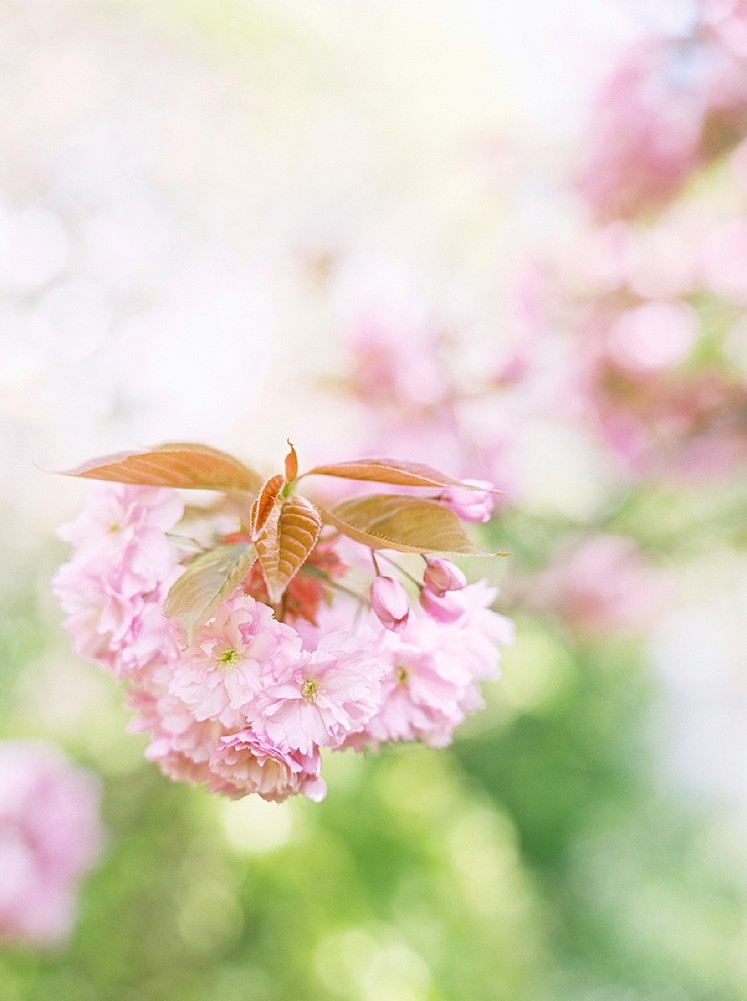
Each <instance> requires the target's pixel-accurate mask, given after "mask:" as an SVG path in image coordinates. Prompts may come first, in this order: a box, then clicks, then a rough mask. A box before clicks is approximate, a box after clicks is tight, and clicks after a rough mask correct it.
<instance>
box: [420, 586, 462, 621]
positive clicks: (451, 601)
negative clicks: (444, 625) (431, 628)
mask: <svg viewBox="0 0 747 1001" xmlns="http://www.w3.org/2000/svg"><path fill="white" fill-rule="evenodd" d="M420 606H421V608H422V609H423V611H424V612H426V614H428V615H430V617H431V618H432V619H435V620H436V622H456V620H457V619H460V618H461V617H462V616H463V615H464V612H465V608H464V605H463V604H462V602H461V601H460V600H459V598H457V596H456V595H454V594H444V595H437V594H434V593H433V591H429V590H428V588H427V587H424V588H422V589H421V591H420Z"/></svg>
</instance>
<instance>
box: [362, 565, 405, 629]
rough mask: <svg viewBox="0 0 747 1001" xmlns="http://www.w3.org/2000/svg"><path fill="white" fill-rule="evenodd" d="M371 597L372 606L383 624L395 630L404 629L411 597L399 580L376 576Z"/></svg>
mask: <svg viewBox="0 0 747 1001" xmlns="http://www.w3.org/2000/svg"><path fill="white" fill-rule="evenodd" d="M370 599H371V608H372V609H373V610H374V614H375V615H376V617H377V618H378V620H379V622H381V624H382V625H383V626H386V628H387V629H391V630H392V631H393V632H398V631H399V630H400V629H404V627H405V626H406V625H407V619H408V618H409V615H410V598H409V597H408V594H407V591H406V590H405V589H404V587H403V586H402V585H401V584H400V582H399V581H398V580H395V579H394V578H393V577H374V580H373V583H372V584H371V593H370Z"/></svg>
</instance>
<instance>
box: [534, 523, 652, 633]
mask: <svg viewBox="0 0 747 1001" xmlns="http://www.w3.org/2000/svg"><path fill="white" fill-rule="evenodd" d="M537 590H538V593H539V595H540V600H541V602H542V603H543V604H546V605H549V606H550V607H552V608H554V609H555V610H556V611H557V612H559V613H560V614H561V615H562V616H563V617H564V618H565V619H567V620H568V621H569V622H570V623H571V625H572V626H573V627H574V628H576V629H578V630H579V631H580V632H582V633H585V634H587V635H592V636H597V635H603V634H605V633H610V632H620V633H636V632H640V631H641V630H642V629H645V628H646V626H647V625H648V624H649V623H650V622H651V621H652V619H653V618H654V617H655V616H656V615H657V613H658V612H659V611H660V609H661V607H662V602H663V600H664V596H665V584H664V577H663V575H662V573H661V572H660V571H659V570H658V569H657V568H655V567H654V566H652V565H651V564H650V563H648V562H647V560H646V559H645V557H644V555H643V554H642V553H641V552H640V550H639V549H638V548H637V546H636V544H635V541H634V540H633V539H630V538H626V537H625V536H616V535H601V534H600V535H592V536H588V537H587V538H584V539H581V540H580V541H579V542H578V543H577V544H576V546H575V547H574V548H572V549H568V550H567V551H565V552H562V553H559V554H558V556H557V558H556V559H555V561H554V565H553V566H551V567H550V568H549V569H548V570H547V571H546V572H545V573H544V574H543V575H542V576H541V577H540V578H539V580H538V581H537Z"/></svg>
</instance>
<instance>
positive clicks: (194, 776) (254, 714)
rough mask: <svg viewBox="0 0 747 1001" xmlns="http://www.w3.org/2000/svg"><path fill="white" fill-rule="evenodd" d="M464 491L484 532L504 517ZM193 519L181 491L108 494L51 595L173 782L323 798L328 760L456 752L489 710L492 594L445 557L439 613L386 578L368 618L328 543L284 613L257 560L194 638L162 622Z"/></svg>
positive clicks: (80, 524) (500, 636)
mask: <svg viewBox="0 0 747 1001" xmlns="http://www.w3.org/2000/svg"><path fill="white" fill-rule="evenodd" d="M462 493H463V495H464V496H462V495H461V494H459V493H458V492H454V496H453V497H452V498H451V502H452V503H454V504H456V505H457V506H459V505H465V510H467V512H468V513H471V515H472V516H473V517H474V518H477V517H478V515H479V517H480V518H482V514H481V513H480V512H481V511H484V510H486V506H487V505H492V495H491V494H490V493H489V492H487V491H481V490H477V491H470V490H468V489H466V488H465V490H464V491H463V492H462ZM483 493H484V494H485V496H481V495H482V494H483ZM447 500H448V498H447ZM182 510H183V505H182V503H181V501H180V499H179V497H178V494H177V493H176V491H173V490H162V489H154V488H148V487H139V488H135V487H120V486H112V487H106V488H103V489H102V490H99V491H97V492H96V493H95V494H94V495H93V499H92V501H91V505H90V508H89V509H88V510H87V511H86V512H84V514H83V515H82V516H81V517H80V518H79V519H77V520H76V522H74V523H73V524H72V525H71V526H68V527H67V529H65V530H63V534H64V536H65V537H66V538H67V539H69V540H70V541H71V542H72V543H73V545H74V547H75V549H74V552H73V556H72V558H71V560H70V562H69V563H68V564H67V565H66V566H64V567H62V568H61V569H60V570H59V572H58V573H57V575H56V578H55V582H54V587H55V590H56V591H57V593H58V595H59V597H60V600H61V603H62V606H63V609H64V610H65V612H66V614H67V619H66V626H67V628H68V630H69V631H70V633H71V635H72V636H73V641H74V644H75V647H76V649H77V650H78V651H79V652H81V653H83V654H86V655H88V656H90V657H93V658H94V659H96V660H98V661H100V662H101V663H103V664H104V665H105V666H107V667H108V668H110V669H111V670H113V671H114V672H115V673H116V674H117V675H118V676H119V677H121V678H122V679H123V680H124V681H125V682H126V683H127V686H128V690H129V691H128V696H129V702H130V706H131V708H132V709H133V710H134V713H135V715H134V719H133V721H132V723H131V724H130V729H131V730H133V731H135V732H146V733H148V734H149V735H150V742H149V744H148V747H147V749H146V752H145V753H146V757H147V758H148V759H149V760H151V761H154V762H155V763H157V765H158V766H159V767H160V769H161V770H162V771H163V772H164V774H165V775H167V776H169V777H170V778H172V779H175V780H182V781H187V782H191V783H201V784H204V785H206V786H207V787H208V788H209V789H210V790H211V791H213V792H216V793H221V794H224V795H226V796H229V797H239V796H244V795H246V794H248V793H256V794H257V795H259V796H261V797H263V798H264V799H268V800H273V801H279V800H283V799H285V798H286V797H287V796H290V795H296V794H301V795H305V796H307V797H309V798H311V799H313V800H319V799H321V798H323V796H324V795H325V792H326V786H325V784H324V781H323V780H322V778H321V757H320V749H321V748H330V749H341V748H344V747H357V748H361V747H365V746H367V745H377V744H380V743H381V742H383V741H389V740H416V739H419V740H423V741H425V742H426V743H428V744H431V745H432V746H443V745H444V744H446V743H448V742H449V740H450V739H451V733H452V731H453V729H454V727H455V726H456V725H457V724H458V723H459V722H461V720H462V719H463V718H464V716H465V715H466V714H467V713H469V712H472V711H473V710H474V709H476V708H478V707H479V705H480V704H481V698H480V694H479V691H478V689H477V686H476V681H477V679H479V678H484V677H489V676H490V675H491V673H492V672H493V671H494V670H495V667H496V664H497V656H498V654H497V650H496V645H495V644H496V642H499V643H502V642H507V641H508V640H509V638H510V637H509V636H508V633H507V631H506V629H499V628H497V626H496V623H497V622H498V621H505V620H502V619H501V617H500V616H497V615H496V614H495V613H494V612H492V611H490V610H489V608H488V606H489V604H490V603H491V602H492V601H493V599H494V597H495V593H494V592H491V591H489V590H485V589H482V590H481V589H480V588H474V587H473V588H470V587H465V578H464V575H463V574H462V572H461V571H460V570H459V569H458V568H457V567H456V566H454V564H452V563H451V562H450V561H448V560H444V559H432V560H430V561H429V562H428V563H427V566H426V570H425V574H424V582H423V585H422V587H420V595H421V604H422V606H423V608H424V610H425V612H426V613H427V614H425V615H424V614H422V613H418V612H417V611H416V610H413V609H411V608H410V599H409V596H408V593H407V591H406V589H405V588H404V586H403V585H402V584H401V583H400V582H399V581H397V580H396V579H395V578H393V577H382V576H380V575H377V576H376V577H375V579H374V581H373V584H372V585H371V588H370V592H369V601H368V602H366V601H365V599H364V598H363V596H362V595H361V596H359V597H358V614H357V615H355V614H354V613H355V603H354V602H353V601H351V600H350V597H349V596H348V595H350V594H353V596H354V597H355V596H356V592H355V591H354V590H351V589H350V588H349V587H343V588H342V591H343V592H347V594H344V595H343V596H342V597H340V594H339V585H338V584H337V580H338V579H339V578H340V577H341V576H342V575H343V574H344V573H345V571H346V569H347V568H346V567H345V564H344V563H343V562H342V561H341V560H340V558H339V556H338V554H337V551H336V546H335V541H334V539H332V540H327V539H325V540H324V541H322V542H321V543H319V544H318V545H317V546H316V547H315V549H314V550H313V553H312V554H311V556H310V558H309V560H308V567H306V566H303V567H301V568H300V570H299V572H298V574H297V577H296V578H294V579H295V580H296V584H295V585H293V581H291V585H292V586H289V587H287V588H286V589H285V592H284V600H283V602H282V603H280V604H273V603H271V602H270V599H269V597H268V589H267V586H266V581H265V580H264V569H263V567H262V563H261V561H258V562H257V563H255V564H254V566H253V567H252V568H251V570H250V572H248V573H247V574H245V575H244V577H243V579H241V580H239V581H237V582H236V586H235V589H234V590H233V592H232V593H231V594H229V595H228V596H227V597H226V598H224V599H223V600H222V601H221V602H220V603H219V604H218V605H217V606H216V607H215V608H213V609H212V611H211V612H210V614H209V616H208V617H207V618H206V620H205V621H204V622H203V623H202V624H201V625H198V626H197V628H196V633H195V635H194V637H188V636H187V634H186V632H185V629H184V628H183V626H182V624H180V623H179V622H178V620H177V619H176V618H168V617H167V616H166V615H165V611H164V607H165V602H166V597H167V595H168V593H169V589H170V588H171V587H172V585H173V584H174V583H175V581H177V580H178V579H179V577H180V575H181V574H182V573H183V572H184V567H183V566H182V565H181V563H180V562H179V561H178V558H177V555H175V552H174V551H173V550H172V547H171V545H170V543H169V540H168V538H167V533H169V532H170V530H171V529H173V528H174V526H175V524H176V522H177V520H178V519H179V518H180V516H181V513H182ZM177 534H178V533H177ZM217 539H218V540H219V542H218V544H227V543H226V542H225V539H224V538H223V537H221V536H217ZM302 574H305V576H304V577H302ZM187 580H188V578H187V577H185V578H184V581H185V582H186V581H187ZM361 604H365V605H366V606H367V609H366V610H365V611H364V610H363V609H362V608H361Z"/></svg>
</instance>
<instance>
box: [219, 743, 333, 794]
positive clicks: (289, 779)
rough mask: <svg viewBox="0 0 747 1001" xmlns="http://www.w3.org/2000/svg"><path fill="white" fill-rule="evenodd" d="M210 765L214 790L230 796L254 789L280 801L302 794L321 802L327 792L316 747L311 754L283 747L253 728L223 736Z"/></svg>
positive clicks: (253, 790)
mask: <svg viewBox="0 0 747 1001" xmlns="http://www.w3.org/2000/svg"><path fill="white" fill-rule="evenodd" d="M210 768H211V771H212V773H213V776H214V779H213V781H212V783H211V787H212V788H213V791H215V792H223V793H224V794H227V795H229V796H234V797H238V796H246V795H247V794H248V793H252V792H254V793H257V795H259V796H261V797H262V799H267V800H270V801H273V802H278V801H280V800H283V799H286V798H287V797H288V796H292V795H297V794H298V793H301V794H303V795H304V796H307V797H308V798H309V799H312V800H314V801H315V802H317V803H318V802H319V801H320V800H322V799H324V797H325V796H326V794H327V786H326V784H325V782H324V779H322V778H321V769H322V760H321V757H320V756H319V751H318V749H317V748H316V747H313V746H312V747H311V749H310V750H309V752H308V753H304V752H302V751H299V750H288V749H283V748H280V747H278V746H277V745H276V744H274V743H273V742H272V741H271V740H270V739H269V738H268V737H267V736H266V735H260V734H257V733H255V732H254V731H253V730H242V731H241V732H239V733H234V734H231V735H230V736H227V737H223V738H222V739H221V740H220V741H219V742H218V745H217V747H216V748H215V750H214V752H213V754H212V757H211V759H210ZM216 780H217V781H216ZM221 780H223V781H222V783H221Z"/></svg>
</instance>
